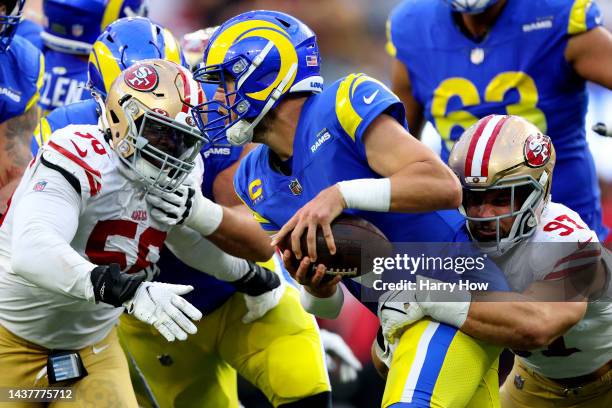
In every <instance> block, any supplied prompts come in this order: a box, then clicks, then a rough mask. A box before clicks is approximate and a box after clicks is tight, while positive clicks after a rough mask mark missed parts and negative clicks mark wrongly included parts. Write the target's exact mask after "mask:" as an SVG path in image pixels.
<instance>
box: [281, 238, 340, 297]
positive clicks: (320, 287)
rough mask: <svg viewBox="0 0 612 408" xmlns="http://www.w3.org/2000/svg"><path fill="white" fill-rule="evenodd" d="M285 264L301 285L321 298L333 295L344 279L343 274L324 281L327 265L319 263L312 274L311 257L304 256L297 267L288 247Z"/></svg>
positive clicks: (284, 257)
mask: <svg viewBox="0 0 612 408" xmlns="http://www.w3.org/2000/svg"><path fill="white" fill-rule="evenodd" d="M283 264H284V265H285V269H287V271H288V272H289V274H290V275H291V276H292V277H293V279H295V280H296V281H297V282H298V283H299V284H300V285H302V286H304V288H305V289H306V290H307V291H308V292H309V293H310V294H311V295H313V296H316V297H319V298H328V297H330V296H332V295H333V294H334V293H335V292H336V290H339V289H337V285H338V283H339V282H340V281H341V280H342V275H336V276H334V278H333V279H331V280H329V281H324V280H323V278H324V277H325V269H326V268H325V265H323V264H319V265H317V267H316V269H315V272H314V274H310V273H309V272H310V269H311V266H310V264H311V260H310V258H309V257H307V256H306V257H304V258H302V260H301V261H300V265H299V266H298V268H297V269H295V267H294V265H293V263H292V261H291V251H289V250H288V249H287V250H285V251H284V252H283Z"/></svg>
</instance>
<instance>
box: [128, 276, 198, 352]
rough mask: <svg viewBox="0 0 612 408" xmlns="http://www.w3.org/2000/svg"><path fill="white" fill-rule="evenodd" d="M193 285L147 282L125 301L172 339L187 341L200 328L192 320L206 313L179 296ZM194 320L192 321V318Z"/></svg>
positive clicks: (139, 315) (138, 314)
mask: <svg viewBox="0 0 612 408" xmlns="http://www.w3.org/2000/svg"><path fill="white" fill-rule="evenodd" d="M192 290H193V286H187V285H172V284H169V283H161V282H143V283H141V284H140V286H138V289H136V293H135V295H134V297H133V298H132V299H131V300H128V301H126V302H124V303H123V306H124V307H125V308H126V310H127V312H128V313H129V314H131V315H134V317H136V318H137V319H138V320H141V321H143V322H145V323H147V324H150V325H152V326H153V327H155V328H156V329H157V330H158V331H159V332H160V333H161V334H162V336H164V337H165V338H166V340H168V341H174V340H175V339H179V340H185V339H187V334H188V333H189V334H195V333H196V332H197V331H198V330H197V328H196V326H195V325H194V324H193V323H192V322H191V320H200V319H201V318H202V313H201V312H200V311H199V310H198V309H196V308H195V307H194V306H193V305H192V304H191V303H189V302H187V301H186V300H185V299H183V298H182V297H180V296H179V295H184V294H187V293H189V292H191V291H192ZM189 319H191V320H189Z"/></svg>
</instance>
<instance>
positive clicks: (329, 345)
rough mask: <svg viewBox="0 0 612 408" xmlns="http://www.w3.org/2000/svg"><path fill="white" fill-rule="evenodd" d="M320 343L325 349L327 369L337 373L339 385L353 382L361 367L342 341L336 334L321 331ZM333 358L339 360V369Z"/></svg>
mask: <svg viewBox="0 0 612 408" xmlns="http://www.w3.org/2000/svg"><path fill="white" fill-rule="evenodd" d="M321 342H322V343H323V348H324V349H325V358H326V361H327V369H328V370H329V371H337V372H338V374H339V377H340V382H341V383H348V382H351V381H355V380H356V379H357V374H358V373H359V371H361V369H362V368H363V367H362V366H361V363H360V362H359V360H357V357H355V354H353V351H352V350H351V348H350V347H349V346H348V344H346V342H345V341H344V339H343V338H342V337H341V336H339V335H338V334H336V333H332V332H330V331H327V330H323V329H321ZM334 357H337V358H338V359H339V360H340V363H339V367H338V366H337V365H336V362H335V360H334Z"/></svg>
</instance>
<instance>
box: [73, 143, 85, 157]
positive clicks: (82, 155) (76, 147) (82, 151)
mask: <svg viewBox="0 0 612 408" xmlns="http://www.w3.org/2000/svg"><path fill="white" fill-rule="evenodd" d="M70 143H72V145H73V146H74V148H75V149H76V151H77V153H78V154H79V156H81V157H85V156H87V149H85V150H81V149H79V146H77V144H76V143H74V141H73V140H71V141H70Z"/></svg>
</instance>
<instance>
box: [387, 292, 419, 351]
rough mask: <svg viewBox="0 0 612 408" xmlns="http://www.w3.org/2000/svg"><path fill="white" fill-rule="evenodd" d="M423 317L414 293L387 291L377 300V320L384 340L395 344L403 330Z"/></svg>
mask: <svg viewBox="0 0 612 408" xmlns="http://www.w3.org/2000/svg"><path fill="white" fill-rule="evenodd" d="M424 316H425V313H424V312H423V309H421V306H420V305H419V303H418V302H417V300H416V291H412V290H407V291H394V290H392V291H389V292H385V293H383V294H382V295H381V296H380V298H379V299H378V319H379V320H380V325H381V326H382V331H383V335H384V337H385V339H387V340H388V341H389V343H391V344H393V343H395V342H396V341H397V340H398V339H399V338H400V336H401V335H402V333H404V330H406V328H407V327H408V326H410V325H411V324H413V323H414V322H417V321H419V320H421V319H422V318H423V317H424Z"/></svg>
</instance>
